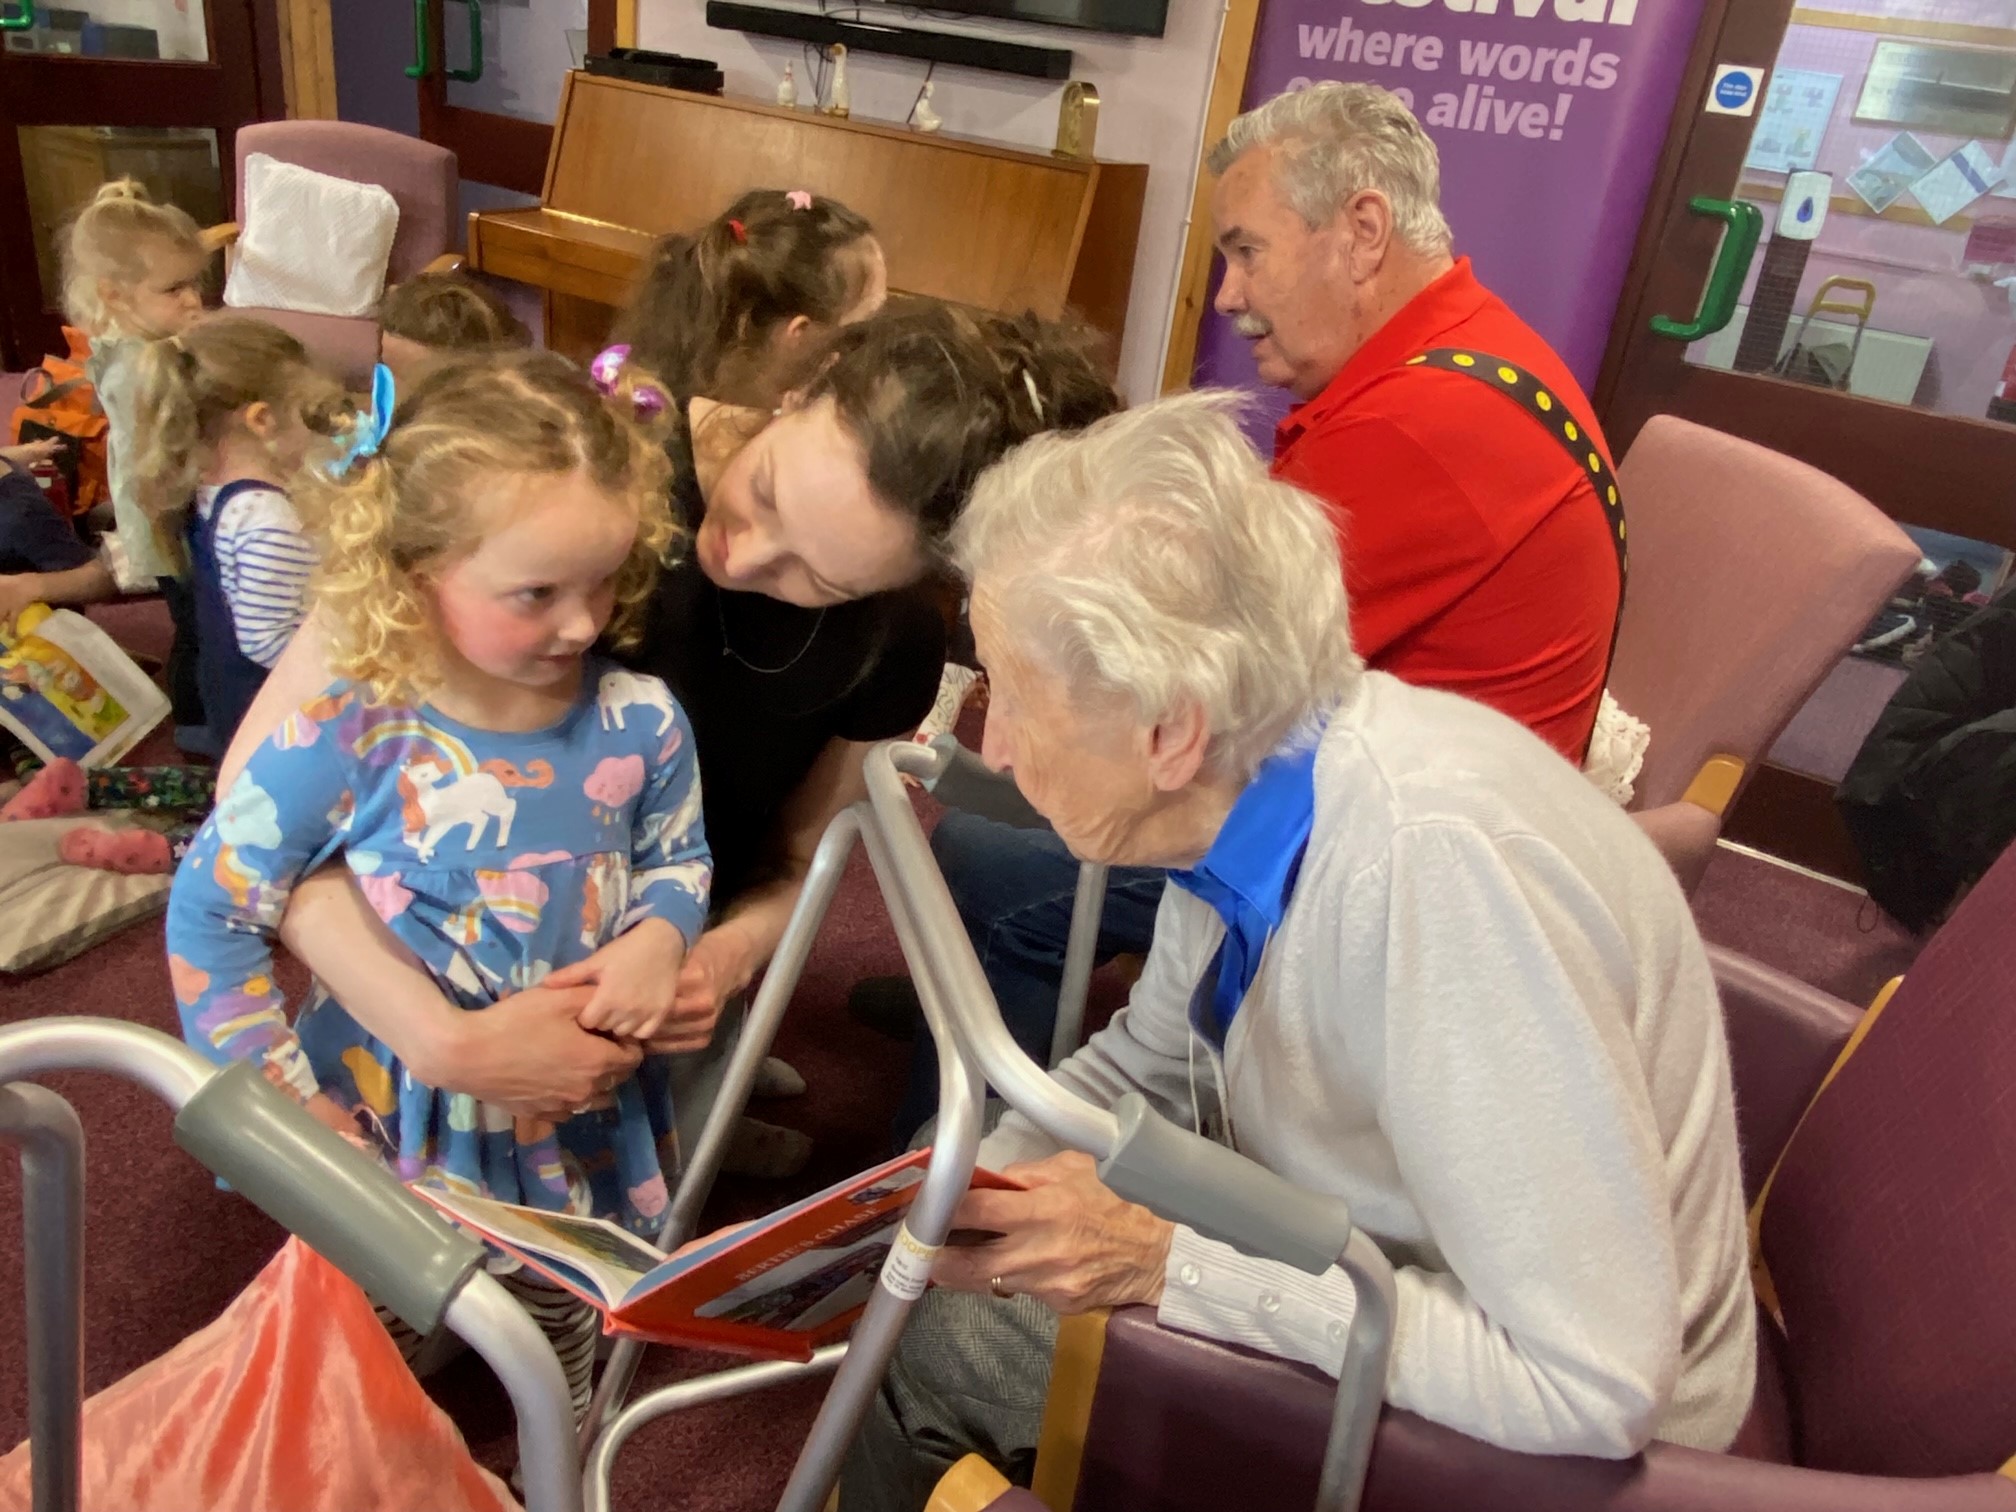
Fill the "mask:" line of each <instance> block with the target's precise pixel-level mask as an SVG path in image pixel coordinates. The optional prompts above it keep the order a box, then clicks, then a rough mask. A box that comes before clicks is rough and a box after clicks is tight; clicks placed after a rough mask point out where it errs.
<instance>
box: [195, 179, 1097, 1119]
mask: <svg viewBox="0 0 2016 1512" xmlns="http://www.w3.org/2000/svg"><path fill="white" fill-rule="evenodd" d="M760 193H766V194H767V193H770V192H769V191H760ZM749 198H751V197H747V196H745V202H746V201H747V200H748V199H749ZM776 198H778V199H781V200H782V201H784V202H785V203H786V205H787V207H788V210H787V213H802V212H798V211H797V210H796V207H795V205H794V204H792V201H793V200H794V199H795V196H776ZM728 219H729V220H730V221H733V222H739V223H740V224H741V226H742V228H743V229H742V235H741V237H740V238H737V237H736V235H735V233H734V231H733V230H732V228H724V227H723V226H722V225H721V224H720V223H717V225H716V227H714V228H711V229H710V230H709V231H707V232H703V233H701V236H700V238H696V240H697V241H703V242H704V241H706V239H708V238H713V239H714V240H715V242H716V243H718V240H719V237H720V236H721V235H723V234H725V235H727V236H728V237H729V238H730V240H731V242H732V245H733V246H734V247H735V248H746V247H748V246H750V245H753V244H755V243H756V241H757V239H758V236H759V228H760V223H759V222H756V221H755V218H754V217H753V216H744V215H731V216H730V217H729V218H728ZM743 238H746V240H745V239H743ZM698 250H699V252H700V254H701V255H702V257H703V258H705V257H710V256H713V254H721V255H720V256H718V257H715V258H714V261H715V267H714V272H715V274H716V276H717V277H719V276H722V269H723V268H724V267H732V264H733V261H734V259H735V254H734V253H733V252H731V251H729V250H728V248H727V246H726V245H725V244H724V245H712V246H708V245H703V246H701V247H700V248H699V249H698ZM875 266H876V267H877V268H878V269H879V258H878V259H877V260H876V264H875ZM878 276H879V275H878ZM735 329H737V330H739V332H740V333H741V335H742V337H743V338H744V349H745V350H746V348H747V345H748V340H749V338H751V336H752V334H754V333H756V332H761V331H764V330H766V329H768V328H764V327H751V326H749V325H746V324H744V325H741V326H739V327H736V328H735ZM771 335H772V336H773V337H775V339H774V340H771V341H769V342H768V343H766V344H762V345H763V346H764V350H765V352H766V354H767V356H768V357H769V358H770V359H771V360H773V361H774V363H775V367H774V368H772V369H771V372H773V373H784V372H793V373H798V374H802V375H804V376H803V378H802V381H796V382H794V383H793V384H792V385H791V397H790V398H789V399H788V400H787V401H786V402H785V404H784V405H783V406H782V407H781V408H779V409H777V410H776V411H774V412H766V411H764V410H762V409H754V408H750V407H747V406H730V405H724V404H718V403H715V402H713V401H711V400H709V399H704V398H697V397H696V398H691V399H690V400H683V401H682V400H681V398H680V396H679V393H678V388H677V387H674V386H673V384H670V383H668V384H667V386H668V387H673V397H674V403H673V404H672V406H671V411H672V413H671V415H670V417H668V418H670V419H672V420H673V421H674V434H673V436H672V439H671V442H670V445H671V447H672V449H673V453H674V458H675V462H678V463H680V464H681V465H680V466H679V469H678V474H679V476H678V482H677V483H676V485H675V491H676V493H677V496H678V501H679V504H680V510H681V513H682V516H683V517H684V519H685V520H686V522H687V523H688V524H689V526H690V527H691V529H692V530H693V535H692V538H691V540H690V541H689V542H688V543H687V548H686V555H685V556H684V557H683V558H681V559H680V560H679V561H678V562H677V563H676V564H674V565H672V566H671V567H670V568H668V570H667V572H666V574H665V577H664V579H663V581H662V582H661V584H660V586H659V589H658V592H657V595H656V598H655V600H654V605H653V613H652V616H651V619H650V623H649V626H648V629H647V633H646V636H645V638H644V641H643V644H642V647H641V649H640V650H639V651H638V652H636V653H635V654H634V658H633V659H634V660H635V662H636V664H637V665H638V666H639V667H640V668H641V669H643V670H646V671H649V672H652V673H654V674H656V675H658V676H661V677H664V678H665V679H666V681H667V682H668V683H670V684H671V686H672V687H673V689H674V690H675V692H676V693H677V694H678V695H679V697H680V699H681V701H682V703H684V705H685V707H686V711H687V714H688V716H689V718H690V719H691V720H692V723H693V725H694V731H695V741H696V746H697V748H698V752H699V760H700V766H701V780H702V791H703V795H704V796H703V801H704V803H705V807H706V819H707V828H708V837H709V842H710V844H711V846H712V847H713V850H714V856H715V864H716V868H717V876H716V884H715V891H714V904H715V914H714V922H713V923H712V925H711V926H710V928H709V929H708V930H707V932H706V933H705V934H703V936H702V937H701V939H700V940H699V941H698V942H696V944H695V945H694V947H693V949H692V951H691V952H690V953H689V955H688V957H687V961H686V966H685V969H684V971H683V972H682V974H681V978H680V984H679V1004H678V1007H677V1008H676V1010H675V1017H674V1018H673V1019H671V1020H668V1021H667V1024H666V1026H665V1032H664V1035H663V1036H662V1037H661V1039H660V1040H658V1041H654V1042H653V1044H652V1045H651V1046H650V1047H649V1048H650V1049H651V1050H653V1051H658V1050H686V1049H693V1048H696V1047H698V1046H700V1045H703V1044H705V1043H707V1042H708V1040H709V1039H710V1038H711V1037H712V1035H713V1033H714V1029H715V1026H716V1021H717V1020H718V1018H719V1015H720V1011H721V1008H722V1006H723V1004H724V1003H725V1002H726V1001H727V1000H728V999H729V998H730V997H731V996H732V995H733V994H734V993H736V992H737V991H739V990H740V989H741V988H742V987H743V986H745V985H746V984H747V982H748V981H749V979H750V977H751V976H753V975H754V973H755V972H756V971H758V970H760V969H761V967H762V966H763V964H764V963H765V962H766V961H767V960H768V959H769V957H770V954H771V952H772V951H773V950H774V949H775V947H776V944H777V941H778V939H779V937H780V936H781V934H782V931H783V927H784V924H785V922H786V920H787V919H788V918H789V915H790V911H791V908H792V906H793V905H794V903H795V902H796V899H797V895H798V889H799V887H800V885H801V883H802V879H803V876H804V871H805V867H806V865H807V864H808V863H809V860H810V856H811V853H812V850H813V848H814V846H815V845H816V843H817V840H818V837H819V835H820V833H821V832H822V831H823V830H824V828H825V825H826V822H827V820H828V819H829V818H830V817H831V816H832V815H833V814H835V813H837V812H838V811H839V810H840V809H841V808H842V807H844V806H845V805H846V804H847V803H849V802H851V801H853V799H854V798H855V797H857V796H858V795H859V793H860V791H861V774H860V756H861V747H862V746H863V745H864V744H866V743H868V742H871V741H873V740H877V739H883V738H888V737H890V736H894V735H900V734H903V733H905V732H907V731H908V730H909V729H911V728H913V727H914V726H915V725H916V723H917V722H918V721H919V720H920V719H921V718H922V716H923V714H924V713H925V712H926V710H927V709H928V708H929V706H930V703H931V700H932V697H933V695H934V693H935V691H936V687H937V681H938V677H939V672H940V668H941V666H942V660H943V634H944V628H943V620H942V616H941V615H940V613H939V611H938V608H937V600H936V596H935V594H933V593H932V592H930V591H929V590H928V589H926V588H925V587H923V586H922V585H923V584H924V583H925V581H926V580H927V579H928V577H929V576H930V574H931V573H932V571H933V570H934V568H935V566H936V561H937V551H938V546H939V543H940V542H941V541H942V539H943V537H944V534H945V532H946V531H947V529H949V527H950V525H951V523H952V521H953V519H954V517H955V516H956V514H957V512H958V510H959V508H960V506H961V505H962V504H963V502H964V500H965V498H966V495H967V492H968V491H969V490H970V488H971V486H972V483H973V481H974V479H975V478H976V477H977V476H978V475H979V473H980V472H981V471H982V470H983V469H984V468H985V467H986V466H987V465H988V464H990V463H991V462H993V461H994V460H995V459H997V458H998V457H999V456H1000V455H1001V454H1002V453H1003V452H1005V451H1006V450H1007V449H1008V448H1009V447H1011V446H1013V445H1014V444H1016V443H1017V442H1019V441H1021V440H1023V439H1025V438H1026V437H1028V436H1030V435H1033V434H1035V433H1036V432H1038V431H1041V430H1045V429H1049V428H1052V427H1057V426H1064V427H1070V426H1076V425H1082V424H1086V423H1089V422H1090V421H1091V420H1094V419H1097V418H1099V416H1101V415H1103V414H1105V413H1107V412H1109V411H1110V410H1112V409H1113V408H1115V407H1117V400H1116V399H1115V397H1114V395H1113V392H1112V390H1111V388H1110V386H1109V385H1108V384H1107V382H1106V380H1105V379H1104V377H1103V376H1102V375H1101V373H1100V371H1099V369H1098V367H1097V365H1096V364H1095V363H1094V362H1093V361H1092V360H1091V358H1090V356H1089V354H1088V348H1087V346H1086V344H1085V342H1084V340H1083V339H1082V338H1081V337H1080V336H1079V335H1077V334H1075V333H1072V332H1069V331H1065V330H1062V329H1060V328H1058V327H1055V326H1051V325H1047V324H1045V323H1043V322H1040V321H1037V320H1034V319H1033V318H1024V319H1021V320H1013V321H1011V320H1006V319H1001V318H997V317H989V316H979V315H972V314H967V313H963V312H958V311H954V310H951V309H949V308H946V307H943V306H939V305H936V304H931V303H924V302H916V303H911V304H907V305H906V306H905V307H904V308H902V309H900V310H886V311H883V312H881V313H879V314H876V315H873V316H870V317H869V318H867V319H865V320H862V321H860V322H858V323H856V324H852V325H848V326H846V327H844V328H843V329H840V330H838V331H837V332H830V333H827V334H826V335H825V336H824V338H823V339H821V338H820V337H819V334H818V333H817V332H813V333H810V335H809V337H808V339H807V341H806V343H805V344H806V346H807V348H808V349H807V350H806V351H804V352H802V353H800V352H794V351H792V350H791V349H790V346H789V342H790V339H791V338H788V337H784V336H781V335H779V334H778V333H776V332H774V331H772V332H771ZM641 345H642V344H641V343H633V346H640V347H641ZM634 355H636V354H633V356H634ZM638 365H639V367H640V368H642V363H641V362H640V363H639V364H638ZM760 366H761V365H760V364H752V366H751V370H752V371H757V370H758V369H759V368H760ZM760 387H761V382H760V380H759V381H757V382H756V383H755V388H756V389H759V390H760ZM743 397H755V394H754V392H750V393H747V394H745V395H743ZM323 649H324V648H323V646H322V644H321V639H320V637H319V635H317V634H316V633H315V632H314V630H313V627H312V621H311V624H310V626H309V627H307V628H305V629H304V632H303V633H302V634H301V635H300V636H298V637H297V639H296V642H295V644H294V645H293V646H291V647H290V648H289V650H288V652H287V654H286V655H285V656H284V657H283V658H282V660H281V663H280V665H279V666H278V667H277V668H276V669H275V672H274V675H273V677H272V678H271V679H269V681H268V684H267V688H266V691H265V693H264V694H262V697H261V700H260V702H259V704H258V705H255V707H254V709H253V711H252V713H251V714H249V715H248V716H247V719H246V721H245V724H244V725H243V726H242V727H241V730H240V733H239V739H238V741H237V742H236V744H235V745H234V750H233V752H232V755H233V757H235V758H237V759H239V760H242V758H243V755H244V754H246V753H248V752H249V750H250V749H251V748H252V746H253V745H254V744H256V743H257V741H259V740H261V739H263V738H264V737H265V735H266V734H267V733H268V732H269V731H270V730H271V729H272V728H273V727H274V726H275V725H277V724H278V723H279V721H280V720H281V719H282V718H284V717H285V716H286V714H287V713H289V712H291V710H292V709H293V708H295V707H297V706H298V705H299V704H300V703H302V702H305V701H306V700H307V699H308V698H310V697H313V696H314V695H315V694H316V693H318V692H320V691H321V690H322V688H324V687H325V686H327V683H328V681H329V679H328V676H327V671H326V664H325V662H324V658H323V654H322V653H323ZM235 764H236V763H235V762H232V763H227V769H226V776H227V778H228V776H229V775H230V773H231V771H232V770H233V769H234V768H235ZM283 937H284V938H285V939H286V940H287V942H288V943H289V945H290V946H291V947H292V948H293V949H294V950H295V953H296V954H297V955H300V956H301V957H302V958H303V959H305V960H306V961H307V963H308V965H309V966H310V968H311V969H313V970H314V971H315V973H316V975H317V976H318V977H319V978H320V979H321V980H322V982H323V983H324V985H325V986H327V987H328V989H329V990H330V991H331V992H332V993H333V994H334V995H335V996H336V997H337V998H338V999H340V1000H341V1001H342V1002H344V1004H345V1005H346V1006H347V1007H349V1008H350V1010H351V1012H352V1013H353V1014H355V1015H356V1016H357V1017H358V1019H359V1020H360V1022H362V1023H364V1024H365V1026H366V1027H367V1028H368V1029H369V1030H370V1031H371V1032H372V1033H374V1034H376V1035H377V1036H378V1037H379V1038H381V1039H383V1040H384V1041H385V1042H386V1043H387V1044H390V1045H392V1046H393V1047H394V1049H395V1050H396V1051H397V1052H398V1053H399V1055H400V1057H401V1058H402V1059H403V1060H404V1061H405V1062H406V1063H407V1064H408V1065H409V1066H411V1067H412V1068H413V1070H414V1074H415V1075H417V1076H419V1077H421V1078H422V1079H423V1080H426V1081H429V1082H431V1083H432V1084H433V1085H435V1086H440V1087H445V1088H449V1089H451V1090H456V1091H464V1092H468V1093H471V1094H472V1095H474V1096H476V1097H478V1098H481V1099H483V1100H484V1101H488V1102H492V1103H496V1104H498V1105H500V1106H502V1107H504V1108H507V1109H509V1110H511V1111H514V1112H519V1113H527V1114H537V1115H545V1116H554V1115H564V1114H566V1113H569V1112H571V1111H573V1110H574V1109H575V1108H578V1107H580V1106H581V1105H582V1104H584V1103H586V1102H588V1101H590V1100H591V1099H592V1098H593V1097H594V1096H595V1095H597V1094H598V1093H599V1092H600V1091H602V1090H604V1089H606V1088H607V1087H609V1086H613V1085H614V1084H616V1083H617V1082H619V1081H621V1080H622V1079H623V1078H624V1077H625V1076H627V1075H628V1074H629V1072H630V1069H631V1068H632V1067H633V1066H634V1065H635V1063H636V1060H637V1057H638V1055H639V1053H640V1051H639V1050H638V1048H636V1047H633V1046H624V1045H619V1044H616V1043H614V1042H612V1041H609V1040H607V1039H604V1038H602V1037H600V1036H597V1035H593V1034H590V1033H587V1032H586V1031H583V1030H581V1029H580V1028H579V1027H578V1026H577V1025H576V1024H575V1023H574V1015H575V1014H576V1013H577V1012H578V1011H579V1009H580V1007H581V1006H582V1004H583V1003H584V1002H585V1000H586V998H587V995H588V994H587V992H586V990H585V989H581V988H571V989H558V988H533V989H529V990H527V991H524V992H521V993H517V994H514V995H512V996H510V997H508V998H505V999H503V1000H501V1001H499V1002H498V1003H497V1004H496V1005H494V1006H493V1007H491V1008H490V1009H488V1010H486V1011H484V1012H482V1013H475V1014H468V1013H461V1012H458V1011H456V1010H455V1009H454V1008H453V1007H452V1006H450V1005H449V1004H448V1003H447V1002H446V1001H445V1000H444V999H443V998H442V997H441V996H440V994H439V993H438V992H437V991H435V989H434V987H433V984H432V982H431V980H430V979H429V978H428V977H427V976H426V974H425V973H424V972H421V971H420V970H419V969H418V968H417V966H415V965H414V964H413V963H412V962H411V961H410V960H407V959H405V958H403V956H402V955H401V953H400V952H399V951H398V949H397V947H396V946H395V945H394V944H393V943H392V942H391V940H390V937H389V935H387V934H386V933H385V932H384V931H383V929H382V927H381V926H380V925H379V924H378V922H377V919H376V917H375V915H373V914H372V913H371V912H370V910H369V908H368V906H367V905H366V904H365V903H364V900H363V898H362V896H361V895H360V894H359V893H358V891H357V889H356V887H355V885H354V883H353V882H351V881H350V879H349V878H348V877H347V875H337V876H330V877H319V878H315V879H311V880H310V881H309V882H308V883H306V884H304V885H303V886H302V887H301V888H299V889H297V891H296V893H295V895H294V900H293V903H292V905H291V906H290V908H289V911H288V915H287V919H286V922H285V925H284V926H283ZM696 1101H699V1100H696ZM696 1111H697V1109H696ZM682 1122H683V1119H682Z"/></svg>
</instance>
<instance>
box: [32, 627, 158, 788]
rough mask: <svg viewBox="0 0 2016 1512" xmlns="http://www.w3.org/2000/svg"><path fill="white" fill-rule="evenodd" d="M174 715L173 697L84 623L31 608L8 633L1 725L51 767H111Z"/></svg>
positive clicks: (110, 642)
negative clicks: (59, 761) (65, 763)
mask: <svg viewBox="0 0 2016 1512" xmlns="http://www.w3.org/2000/svg"><path fill="white" fill-rule="evenodd" d="M167 712H168V699H167V696H166V695H165V694H163V693H162V691H161V690H160V689H159V688H157V687H155V686H154V683H153V681H152V680H151V679H150V678H149V677H148V676H147V674H146V673H145V672H142V671H141V670H140V668H139V667H138V666H137V665H136V664H135V663H134V661H133V659H132V658H131V657H129V656H127V654H126V653H125V652H124V651H121V650H120V649H119V647H118V645H117V643H116V642H114V641H113V639H112V637H111V636H109V635H107V634H106V633H105V632H104V631H103V630H101V629H99V628H98V627H97V626H96V625H94V624H92V623H91V621H90V620H88V619H86V618H85V617H84V616H83V615H81V614H78V613H76V612H74V611H73V610H69V609H51V608H49V607H48V605H46V604H31V605H29V606H28V607H27V608H26V609H24V610H22V611H21V613H20V614H19V615H17V616H16V617H15V619H14V622H13V624H12V625H0V724H4V725H5V726H6V727H7V728H8V729H9V730H12V731H13V732H14V734H16V735H17V736H19V737H20V738H21V741H22V743H23V744H25V745H26V746H27V747H28V748H29V749H30V750H32V751H33V752H34V753H35V754H36V755H37V756H40V757H41V758H42V759H43V760H44V761H53V760H55V759H56V758H57V757H59V756H67V757H69V758H70V759H71V760H72V761H76V762H80V763H82V764H83V765H85V766H87V767H99V766H109V765H110V764H111V763H113V762H115V761H117V760H118V759H119V758H120V757H121V756H124V755H125V754H126V753H127V752H128V751H130V750H132V749H133V747H134V746H136V745H138V744H139V743H140V741H141V740H142V739H144V738H145V736H146V734H147V732H148V731H149V730H151V729H153V728H154V726H155V725H157V724H159V723H160V722H161V719H162V717H163V716H164V715H166V714H167Z"/></svg>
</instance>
